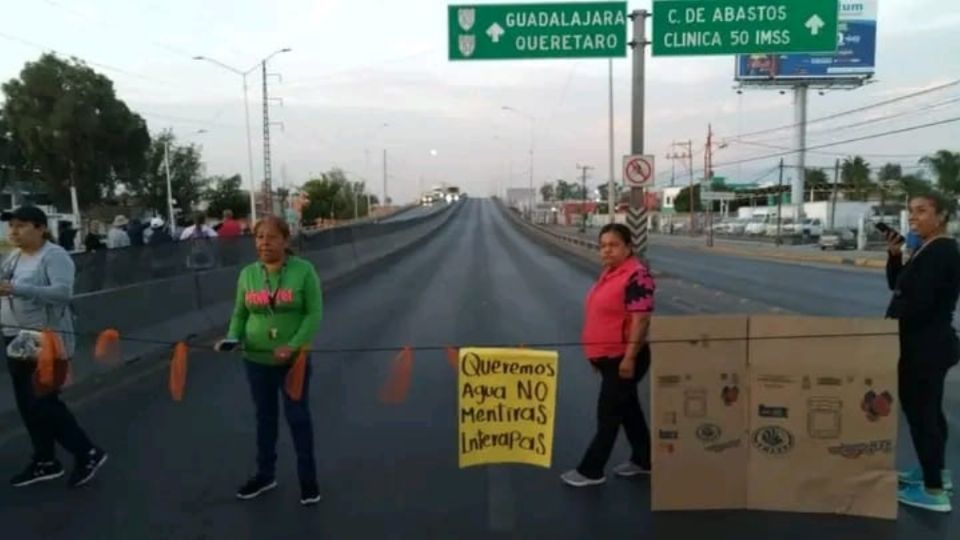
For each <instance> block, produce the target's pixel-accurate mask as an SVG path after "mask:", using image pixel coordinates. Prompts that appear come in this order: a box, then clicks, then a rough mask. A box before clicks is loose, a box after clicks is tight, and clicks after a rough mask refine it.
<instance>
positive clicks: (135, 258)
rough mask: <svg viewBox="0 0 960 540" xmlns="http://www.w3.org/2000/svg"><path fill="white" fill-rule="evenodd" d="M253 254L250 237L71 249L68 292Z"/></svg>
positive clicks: (298, 242)
mask: <svg viewBox="0 0 960 540" xmlns="http://www.w3.org/2000/svg"><path fill="white" fill-rule="evenodd" d="M434 217H435V215H434V214H431V215H427V216H422V217H417V218H411V219H407V220H401V221H395V222H389V223H380V222H366V223H354V224H350V225H343V226H339V227H332V228H329V229H321V230H318V231H310V232H304V233H303V234H300V235H298V236H297V237H295V238H294V239H293V248H294V250H295V251H297V252H299V253H302V254H303V253H309V252H312V251H318V250H324V249H329V248H332V247H335V246H339V245H344V244H349V243H354V242H361V241H366V240H370V239H373V238H378V237H382V236H384V235H387V234H391V233H393V232H396V231H403V230H407V229H409V228H412V227H416V226H417V225H418V224H420V223H423V222H424V221H425V220H428V219H432V218H434ZM198 254H199V255H198ZM255 257H256V251H255V248H254V244H253V239H252V237H250V236H241V237H237V238H217V239H209V240H208V239H197V240H186V241H178V242H170V243H167V244H161V245H155V246H131V247H126V248H121V249H109V250H107V249H105V250H97V251H93V252H85V253H77V254H75V255H74V256H73V260H74V264H75V265H76V268H77V274H76V281H75V284H74V293H75V294H82V293H90V292H96V291H101V290H104V289H113V288H117V287H123V286H128V285H134V284H137V283H142V282H146V281H153V280H158V279H167V278H172V277H176V276H181V275H189V274H192V273H194V272H196V271H197V270H214V269H218V268H227V267H232V266H235V265H238V264H241V263H244V262H248V261H250V260H253V259H254V258H255ZM198 261H199V263H200V264H198Z"/></svg>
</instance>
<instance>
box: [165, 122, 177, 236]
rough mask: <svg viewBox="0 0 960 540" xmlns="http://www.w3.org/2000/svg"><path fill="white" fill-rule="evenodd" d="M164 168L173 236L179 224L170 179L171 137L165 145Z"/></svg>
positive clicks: (171, 234)
mask: <svg viewBox="0 0 960 540" xmlns="http://www.w3.org/2000/svg"><path fill="white" fill-rule="evenodd" d="M163 168H164V170H165V172H166V176H167V219H169V220H170V221H168V222H167V224H168V225H169V227H170V236H173V235H174V233H175V231H176V230H177V229H176V226H177V222H176V216H174V214H173V182H172V181H171V180H170V139H167V140H166V141H165V142H164V145H163Z"/></svg>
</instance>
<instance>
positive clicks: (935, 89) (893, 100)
mask: <svg viewBox="0 0 960 540" xmlns="http://www.w3.org/2000/svg"><path fill="white" fill-rule="evenodd" d="M958 85H960V79H956V80H953V81H950V82H948V83H944V84H941V85H937V86H933V87H930V88H926V89H924V90H918V91H916V92H911V93H909V94H904V95H902V96H898V97H895V98H891V99H887V100H883V101H878V102H876V103H871V104H870V105H864V106H863V107H857V108H855V109H848V110H846V111H840V112H838V113H834V114H829V115H827V116H821V117H820V118H814V119H813V120H808V121H807V125H810V124H815V123H819V122H825V121H827V120H832V119H834V118H840V117H843V116H847V115H850V114H855V113H858V112H863V111H868V110H870V109H875V108H877V107H883V106H884V105H889V104H891V103H897V102H899V101H904V100H907V99H913V98H915V97H919V96H923V95H926V94H931V93H934V92H939V91H940V90H943V89H945V88H951V87H954V86H958ZM798 126H800V124H798V123H793V124H789V125H784V126H778V127H773V128H767V129H761V130H758V131H752V132H749V133H742V134H740V135H738V136H737V137H736V140H740V139H743V138H744V137H753V136H755V135H762V134H764V133H772V132H775V131H781V130H784V129H793V128H795V127H798Z"/></svg>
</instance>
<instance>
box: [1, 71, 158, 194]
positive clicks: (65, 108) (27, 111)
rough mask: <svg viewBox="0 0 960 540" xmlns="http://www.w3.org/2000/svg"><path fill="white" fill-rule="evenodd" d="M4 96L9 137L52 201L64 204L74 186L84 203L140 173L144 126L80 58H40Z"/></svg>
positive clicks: (7, 86) (147, 140)
mask: <svg viewBox="0 0 960 540" xmlns="http://www.w3.org/2000/svg"><path fill="white" fill-rule="evenodd" d="M3 93H4V95H5V97H6V102H5V103H4V105H3V111H4V116H5V117H6V121H7V123H8V125H9V129H10V132H12V134H13V135H12V136H13V137H14V138H15V139H16V141H17V144H18V145H19V146H20V148H21V149H22V151H23V156H24V158H25V161H26V162H28V163H29V164H30V166H31V167H33V168H36V169H38V170H39V173H38V174H39V175H40V177H41V178H42V180H43V181H44V184H45V186H46V188H47V191H48V193H49V195H50V196H51V198H52V199H53V200H54V202H55V203H57V204H59V205H61V206H66V204H67V203H68V201H69V200H70V195H69V193H70V186H71V185H73V186H76V188H77V195H78V199H79V201H80V204H81V206H85V205H88V204H90V203H93V202H94V201H98V200H100V199H101V198H103V197H105V196H109V195H112V194H113V192H114V190H115V189H116V187H117V185H118V184H120V183H125V182H127V181H130V180H132V179H135V178H137V177H139V176H140V175H141V174H142V173H143V170H144V167H145V160H144V157H145V152H146V149H147V147H148V146H149V145H150V135H149V133H148V132H147V125H146V122H145V121H144V120H143V118H141V117H140V116H139V115H137V114H134V113H133V112H131V111H130V109H129V108H128V107H127V105H126V104H125V103H124V102H123V101H121V100H119V99H117V96H116V94H115V92H114V89H113V83H112V82H111V81H110V79H108V78H107V77H105V76H103V75H101V74H99V73H97V72H96V71H94V70H93V69H91V68H89V67H88V66H87V65H86V64H84V63H83V62H81V61H80V60H77V59H72V60H70V61H65V60H62V59H60V58H59V57H57V56H56V55H53V54H44V55H43V56H41V57H40V59H39V60H37V61H36V62H28V63H27V64H26V65H25V66H24V68H23V70H22V71H21V72H20V78H19V79H11V80H10V81H8V82H7V83H5V84H4V85H3Z"/></svg>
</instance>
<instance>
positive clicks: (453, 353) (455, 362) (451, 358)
mask: <svg viewBox="0 0 960 540" xmlns="http://www.w3.org/2000/svg"><path fill="white" fill-rule="evenodd" d="M447 362H448V363H449V364H450V367H452V368H453V370H454V371H457V370H458V369H460V350H459V349H457V348H456V347H447Z"/></svg>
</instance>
